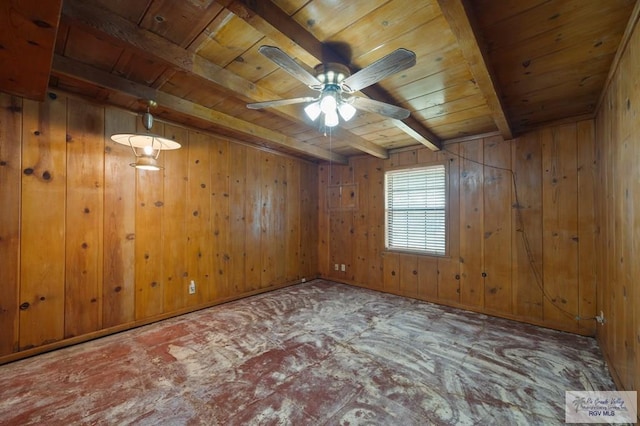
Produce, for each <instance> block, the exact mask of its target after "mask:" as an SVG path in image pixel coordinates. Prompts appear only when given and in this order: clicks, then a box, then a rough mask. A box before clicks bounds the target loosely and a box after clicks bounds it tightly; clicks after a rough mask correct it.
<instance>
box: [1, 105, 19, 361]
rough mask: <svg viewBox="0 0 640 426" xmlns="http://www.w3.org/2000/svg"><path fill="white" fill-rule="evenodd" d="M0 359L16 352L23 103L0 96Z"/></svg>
mask: <svg viewBox="0 0 640 426" xmlns="http://www.w3.org/2000/svg"><path fill="white" fill-rule="evenodd" d="M0 123H2V125H0V182H2V184H1V185H0V206H2V220H0V253H2V256H0V292H1V293H2V297H1V298H0V330H2V338H0V356H2V355H5V354H8V353H11V352H13V351H16V350H18V345H19V343H18V305H19V302H18V293H19V290H20V289H19V288H18V286H16V285H14V284H13V283H17V282H18V281H19V280H20V193H21V185H20V184H21V181H22V170H21V168H20V165H21V159H22V149H21V147H22V144H21V141H22V99H21V98H19V97H14V96H0Z"/></svg>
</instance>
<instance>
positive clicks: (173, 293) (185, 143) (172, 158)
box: [161, 125, 194, 312]
mask: <svg viewBox="0 0 640 426" xmlns="http://www.w3.org/2000/svg"><path fill="white" fill-rule="evenodd" d="M164 131H165V137H167V138H169V139H171V140H175V141H176V142H178V143H179V144H181V145H182V147H181V148H180V149H178V150H173V151H170V152H164V153H162V154H161V155H162V156H163V160H162V161H163V162H164V167H165V168H164V170H163V171H162V175H163V188H164V196H163V206H162V237H163V245H162V264H163V265H164V267H163V269H162V281H163V283H164V292H163V297H164V300H163V310H164V311H165V312H170V311H174V310H178V309H181V308H184V307H185V306H187V305H188V302H189V298H191V299H193V298H194V296H193V295H189V294H188V285H189V279H188V266H187V243H188V241H187V237H186V230H187V224H186V220H185V218H186V214H187V208H186V205H185V202H184V197H185V194H186V193H187V182H188V176H189V170H188V168H189V132H188V131H187V130H186V129H184V128H182V127H177V126H171V125H165V128H164Z"/></svg>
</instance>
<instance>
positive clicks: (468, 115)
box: [0, 0, 638, 162]
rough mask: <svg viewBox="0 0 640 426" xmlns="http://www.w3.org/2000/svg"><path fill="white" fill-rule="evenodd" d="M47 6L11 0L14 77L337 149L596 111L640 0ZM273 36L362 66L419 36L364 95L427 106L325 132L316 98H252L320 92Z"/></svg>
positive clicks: (311, 148) (162, 0)
mask: <svg viewBox="0 0 640 426" xmlns="http://www.w3.org/2000/svg"><path fill="white" fill-rule="evenodd" d="M45 3H47V5H48V6H47V7H42V6H41V2H35V1H30V2H25V1H19V0H10V1H8V2H4V4H3V6H2V8H1V9H0V19H1V22H2V23H3V26H2V27H3V30H2V32H0V37H2V38H1V39H0V44H1V45H2V47H4V49H0V58H2V59H3V63H12V66H11V67H7V68H8V69H7V68H5V69H4V70H3V71H4V73H3V74H0V90H2V91H5V92H9V93H13V94H18V95H21V96H25V97H28V98H32V99H43V98H44V96H45V95H46V91H47V87H46V84H45V83H43V82H45V81H46V78H47V77H48V78H49V85H50V86H51V87H53V88H60V89H64V90H67V91H70V92H73V93H77V94H80V95H82V96H87V97H90V98H93V99H97V100H99V101H104V102H107V103H111V104H114V105H118V106H122V107H125V108H128V109H131V110H132V111H136V112H141V111H142V110H143V109H144V105H145V104H146V100H147V99H154V100H156V101H157V102H158V103H159V107H158V108H157V109H156V110H154V111H153V112H154V114H155V115H156V116H157V117H161V118H166V119H168V120H172V121H175V122H179V123H184V124H186V125H189V126H193V127H196V128H200V129H204V130H212V131H215V132H217V133H221V134H224V135H227V136H231V137H237V138H239V139H242V140H245V141H249V142H253V143H256V144H260V145H264V146H268V147H271V148H274V149H278V150H282V151H285V152H289V153H292V154H294V155H298V156H302V157H305V158H309V159H315V160H331V161H337V162H345V161H346V158H347V157H348V156H350V155H356V154H361V153H363V152H364V153H367V154H370V155H374V156H377V157H380V158H386V157H388V152H389V150H390V149H393V148H399V147H404V146H409V145H415V144H419V143H422V144H425V145H427V146H429V147H431V148H432V149H438V147H439V146H441V144H442V142H443V141H446V140H449V139H455V138H460V137H465V136H469V135H478V134H485V133H491V132H496V133H499V134H501V135H502V136H503V137H505V138H507V139H509V138H512V137H513V136H517V135H518V134H521V133H522V132H525V131H527V130H528V129H532V128H535V127H539V126H540V125H543V124H545V123H548V122H552V121H556V120H559V119H567V118H571V117H588V116H592V115H593V114H594V112H595V109H596V105H597V102H598V99H599V97H600V95H601V93H602V91H603V89H604V86H605V85H606V83H607V76H608V75H609V71H610V69H611V67H612V64H613V63H614V58H615V55H616V52H617V50H618V47H619V45H620V44H621V41H622V40H623V35H624V33H625V29H626V27H627V25H628V23H629V22H630V20H632V19H637V9H638V6H637V4H636V3H637V1H636V0H608V1H606V2H602V1H601V0H555V1H554V0H502V1H494V0H476V1H465V0H425V1H420V2H416V1H414V0H342V1H336V0H271V1H267V0H263V1H255V0H254V1H251V0H236V1H234V0H217V1H213V0H198V1H179V2H178V1H172V0H137V1H129V0H64V2H62V0H58V1H48V2H45ZM61 3H62V4H61ZM634 6H635V9H634ZM634 10H635V12H634ZM16 17H17V18H19V19H17V18H16ZM54 40H55V43H54ZM34 43H35V44H34ZM262 45H271V46H276V47H279V48H280V49H281V50H283V51H284V52H286V53H287V54H288V55H289V56H291V57H293V58H295V59H296V60H297V61H298V62H299V63H300V64H301V65H302V66H303V67H305V68H307V69H310V70H311V69H313V67H314V66H315V65H317V64H318V63H320V62H323V61H324V62H341V63H344V64H348V65H349V67H350V68H351V70H352V72H355V71H357V70H359V69H362V68H364V67H366V66H367V65H369V64H371V63H373V62H374V61H376V60H378V59H379V58H381V57H383V56H385V55H387V54H389V53H391V52H392V51H394V50H395V49H398V48H405V49H409V50H411V51H413V52H415V54H416V57H417V64H416V65H415V66H414V67H412V68H409V69H407V70H405V71H402V72H399V73H396V74H394V75H392V76H390V77H388V78H386V79H383V80H382V81H380V82H379V83H377V84H375V85H373V86H370V87H368V88H366V89H363V90H362V91H361V92H360V93H359V95H361V96H366V97H370V98H372V99H376V100H380V101H383V102H387V103H391V104H396V105H399V106H402V107H404V108H407V109H408V110H410V112H411V115H410V116H409V118H407V119H405V120H393V119H388V118H384V117H382V116H380V115H377V114H374V113H366V112H363V111H359V112H358V113H357V115H356V116H355V117H354V118H353V119H352V120H350V121H348V122H346V123H341V124H340V126H338V127H335V128H333V129H332V131H331V132H325V131H324V129H321V128H320V127H319V125H318V124H317V123H314V122H311V121H310V120H309V119H308V118H307V117H306V116H305V114H304V112H303V107H304V104H299V105H289V106H283V107H278V108H270V109H263V110H250V109H248V108H246V104H247V103H248V102H261V101H267V100H273V99H286V98H290V97H298V96H313V95H314V94H315V93H316V92H313V91H312V90H310V89H309V88H308V87H306V86H305V85H304V84H302V83H301V82H299V81H298V80H296V79H295V78H293V77H292V76H291V75H289V74H288V73H287V72H285V71H283V70H282V69H280V68H279V67H278V66H276V65H275V64H274V63H273V62H271V61H270V60H269V59H267V58H266V57H264V56H263V55H261V54H260V53H259V52H258V48H259V47H260V46H262ZM34 46H36V47H37V48H36V47H34ZM27 48H28V49H29V50H27ZM22 52H26V53H27V54H24V55H23V54H22ZM49 63H51V66H50V67H48V64H49ZM0 68H2V67H0ZM18 77H19V78H18Z"/></svg>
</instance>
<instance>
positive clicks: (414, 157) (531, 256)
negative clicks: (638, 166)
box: [318, 120, 629, 335]
mask: <svg viewBox="0 0 640 426" xmlns="http://www.w3.org/2000/svg"><path fill="white" fill-rule="evenodd" d="M590 126H593V123H592V122H591V121H589V120H586V121H580V122H572V123H569V124H558V125H555V126H550V127H548V128H544V129H541V130H539V131H536V132H531V133H528V134H525V135H523V136H521V137H519V138H517V139H513V140H510V141H504V140H503V139H502V138H501V137H499V136H495V135H494V136H486V137H476V138H465V139H464V140H463V141H459V142H455V141H454V142H450V143H447V144H445V147H444V149H443V150H442V151H440V152H433V151H430V150H428V149H426V148H420V149H412V148H404V149H400V150H397V151H395V152H392V153H391V155H390V158H389V159H388V160H379V159H371V158H358V159H355V160H351V164H350V166H351V168H352V169H353V171H351V170H349V167H347V166H335V165H333V166H331V169H332V171H331V177H329V167H328V166H321V168H322V167H325V170H323V172H322V174H321V180H323V179H324V181H322V182H319V184H318V186H319V189H318V191H319V194H320V203H321V204H324V205H325V206H327V205H328V204H329V198H330V197H337V196H338V195H337V194H339V192H338V193H337V194H335V193H333V192H332V191H331V185H336V184H339V183H340V182H341V179H343V177H346V176H348V175H350V174H351V173H353V175H354V176H356V180H357V181H358V184H359V185H358V186H359V187H360V186H362V188H367V191H366V192H368V194H367V193H363V194H362V195H361V196H360V200H361V203H365V204H363V205H366V206H367V207H366V212H364V213H363V212H362V211H361V210H356V211H345V210H342V211H333V210H328V211H326V212H325V215H324V217H322V215H321V218H320V220H319V232H320V235H322V236H323V237H324V236H326V238H327V240H326V241H323V240H322V239H321V240H320V241H319V245H318V247H319V250H327V253H326V254H323V255H322V256H321V257H320V259H319V260H320V270H321V274H322V275H323V276H327V277H330V278H332V279H335V280H339V281H342V282H346V283H349V284H355V285H358V286H363V287H367V288H371V289H378V290H383V291H386V292H390V293H395V294H401V295H404V296H409V297H414V298H418V299H422V300H430V301H433V302H436V303H442V304H445V305H450V306H456V307H464V308H465V309H470V310H473V311H476V312H482V313H488V314H490V315H496V316H502V317H506V318H511V319H517V320H520V321H525V322H530V323H533V324H539V325H544V326H547V327H552V328H557V329H560V330H565V331H571V332H575V333H580V334H585V335H593V331H594V330H593V328H592V326H591V324H590V321H592V320H587V319H583V320H581V321H576V319H575V317H576V316H578V315H579V309H581V306H582V307H584V308H585V309H587V307H589V306H592V305H593V303H595V298H596V295H595V294H594V293H593V292H589V290H588V288H592V282H593V281H592V280H593V277H592V276H591V277H590V275H589V271H586V272H584V273H580V271H579V269H578V260H579V259H578V245H579V242H578V241H576V240H574V239H573V236H577V234H575V233H576V232H578V229H579V228H578V224H580V223H583V224H584V225H585V226H586V227H587V229H588V228H589V225H588V224H589V223H593V221H591V222H590V215H592V214H593V213H590V212H586V213H585V209H588V205H589V201H588V197H587V199H586V200H585V201H584V203H585V204H584V205H583V207H581V208H579V204H578V203H577V201H575V202H573V201H571V200H577V198H578V193H579V191H582V192H584V191H587V190H588V189H587V188H588V183H584V189H581V187H582V184H580V179H587V178H586V177H580V176H584V174H583V173H584V172H583V171H582V170H583V169H582V168H581V167H580V165H579V163H578V162H577V160H576V157H575V155H576V154H577V153H578V151H577V141H578V139H579V140H581V141H583V142H584V149H587V150H590V149H592V148H589V146H593V145H590V144H592V143H593V141H592V140H591V141H590V139H589V138H590V137H591V136H590V131H589V129H590ZM577 129H581V130H580V131H579V132H578V130H577ZM578 135H581V136H578ZM546 140H548V141H549V142H551V143H552V145H553V144H555V145H553V146H557V148H558V149H555V151H554V150H553V149H551V148H550V146H549V145H547V148H543V142H544V141H546ZM560 147H562V149H560ZM580 149H582V148H580ZM545 150H548V151H545ZM552 151H553V153H552ZM589 152H591V151H589ZM582 155H585V156H587V154H586V153H585V154H582ZM593 155H595V154H593ZM585 158H586V157H585ZM442 162H444V163H445V164H446V165H447V171H448V174H447V182H448V189H447V191H448V192H447V196H448V206H447V235H448V237H447V255H446V256H443V257H430V256H416V255H411V254H406V253H398V252H389V251H386V250H385V247H384V232H385V225H384V210H383V209H384V188H383V184H382V182H383V181H384V173H385V171H388V170H392V169H397V168H398V167H411V166H412V165H415V164H433V163H442ZM551 163H553V164H555V165H553V166H552V164H551ZM592 166H593V165H592ZM335 169H337V170H335ZM546 170H549V172H547V171H546ZM551 170H555V171H554V173H555V174H556V175H558V176H566V177H567V178H566V179H564V178H563V179H562V181H563V182H562V183H561V184H562V185H564V188H563V191H567V192H566V193H564V192H563V195H562V196H559V195H557V194H556V195H555V196H554V197H555V198H554V197H552V195H551V194H554V191H553V188H554V187H553V185H554V182H553V178H552V177H551V176H550V174H551V172H550V171H551ZM512 173H514V175H515V186H514V179H513V175H512ZM591 173H593V170H592V171H591ZM365 175H367V176H373V175H375V176H376V178H375V179H370V180H369V181H368V183H367V180H366V179H364V176H365ZM544 179H547V184H546V185H547V186H545V184H543V181H544ZM338 188H339V185H338ZM569 188H570V189H569ZM544 191H546V195H545V192H544ZM360 192H362V191H360ZM569 192H571V194H569ZM516 193H517V202H518V203H516ZM545 197H547V198H548V199H547V198H545ZM560 199H562V200H561V201H558V200H560ZM558 203H560V205H558ZM572 203H573V204H572ZM572 206H573V207H572ZM375 209H379V212H380V213H379V214H378V213H375V211H376V210H375ZM374 213H375V214H374ZM583 213H584V214H583ZM345 214H346V215H345ZM363 215H364V217H363ZM543 224H546V226H547V228H546V229H547V230H548V229H550V228H553V229H554V231H551V233H552V234H553V233H554V232H556V233H557V234H558V235H561V234H562V235H567V236H569V237H568V240H569V242H568V243H567V244H568V245H569V251H566V253H567V255H568V256H569V258H567V259H565V260H566V261H567V262H569V261H571V259H573V262H575V268H574V269H571V268H572V266H571V265H569V268H565V269H564V270H563V271H558V268H560V267H561V266H560V265H561V264H563V265H564V264H565V263H564V262H565V260H562V261H560V260H558V259H556V258H555V257H554V256H556V254H552V253H553V251H552V250H554V249H553V246H550V247H548V246H547V245H546V243H545V232H546V231H545V228H544V227H543ZM364 229H366V230H367V231H366V232H369V233H371V234H374V233H377V234H378V236H377V237H376V238H373V239H371V240H369V242H368V244H369V247H368V252H367V255H366V263H367V264H368V267H369V272H370V275H369V279H368V281H364V280H360V279H358V277H360V276H361V273H360V271H359V270H357V271H355V272H354V273H353V274H351V275H350V274H346V275H345V274H343V273H342V272H341V271H335V270H334V265H335V263H338V264H339V265H341V263H342V262H341V261H340V259H348V258H349V256H355V257H354V259H355V261H356V262H357V261H359V260H360V257H362V255H361V253H360V249H359V248H358V249H356V248H355V247H359V244H360V243H359V242H358V241H359V239H360V238H362V235H364V232H365V231H364ZM352 232H353V235H352V237H351V239H344V240H343V239H341V238H343V237H342V236H343V235H346V234H348V233H352ZM525 235H526V238H525ZM551 238H554V237H553V236H551ZM578 240H579V238H578ZM571 244H573V245H574V246H571ZM586 244H588V242H587V243H586ZM571 247H573V248H575V250H574V251H573V252H572V251H571V250H573V248H571ZM543 248H544V249H543ZM557 250H560V249H557ZM584 250H588V248H585V249H584ZM627 250H629V249H627ZM562 252H563V253H565V251H564V249H563V250H562ZM414 266H415V267H414ZM583 266H584V265H583ZM585 267H586V266H585ZM414 270H416V271H417V274H416V275H417V276H415V277H414V275H413V271H414ZM325 271H326V272H325ZM545 271H546V273H547V274H548V275H544V274H545ZM483 272H484V273H486V277H483V276H482V273H483ZM378 274H379V275H378ZM465 274H466V275H465ZM560 274H564V276H563V278H562V280H563V281H562V284H561V282H560V281H558V280H559V278H557V277H559V276H560ZM611 275H613V274H611ZM378 276H379V277H381V278H377V277H378ZM372 277H376V278H372ZM547 277H548V278H549V279H550V280H551V281H550V282H548V283H547V282H546V281H545V280H546V279H547ZM377 283H380V284H377ZM564 283H569V284H568V285H567V284H564ZM543 288H544V289H545V291H547V295H545V294H544V293H543V290H542V289H543ZM583 289H584V291H583ZM553 292H557V293H559V294H561V296H562V297H563V298H564V299H565V300H566V301H567V303H566V305H567V306H566V307H565V309H566V310H567V312H570V313H571V315H568V314H566V313H562V312H561V313H560V314H555V315H554V314H552V313H551V312H550V311H552V310H557V309H556V308H555V305H553V303H554V302H551V299H553V297H551V293H553ZM560 304H561V306H562V305H564V304H562V302H560ZM543 305H546V308H543Z"/></svg>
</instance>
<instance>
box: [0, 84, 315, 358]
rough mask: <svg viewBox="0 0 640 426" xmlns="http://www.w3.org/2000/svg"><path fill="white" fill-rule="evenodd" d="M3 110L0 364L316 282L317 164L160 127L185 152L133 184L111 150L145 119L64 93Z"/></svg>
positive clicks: (7, 100) (8, 101)
mask: <svg viewBox="0 0 640 426" xmlns="http://www.w3.org/2000/svg"><path fill="white" fill-rule="evenodd" d="M0 99H1V102H2V103H3V104H2V105H4V108H2V109H1V110H0V114H2V115H0V117H1V118H2V121H1V122H0V136H2V142H1V143H0V162H1V163H0V164H2V165H1V166H0V173H2V178H3V185H2V188H1V189H0V196H1V197H2V200H3V201H4V200H6V201H7V203H6V205H5V204H3V206H2V208H1V209H0V219H1V220H0V224H1V227H0V237H1V239H0V244H1V247H2V250H3V256H0V262H2V265H3V270H2V274H4V275H2V276H3V277H7V280H6V281H3V282H2V290H3V293H2V294H3V297H2V298H0V299H1V300H0V304H1V306H2V310H1V313H0V322H1V324H2V326H3V327H5V325H6V328H3V330H5V329H6V330H13V331H8V332H6V333H0V335H1V338H0V347H2V353H1V354H0V359H2V360H3V361H0V362H6V360H7V359H9V358H7V357H11V358H10V359H11V360H14V359H17V358H19V357H21V356H25V355H24V354H26V355H33V354H35V353H38V352H40V351H45V350H51V349H53V348H58V347H62V346H65V345H67V344H71V343H77V342H80V341H83V340H87V339H91V338H95V337H98V336H103V335H106V334H109V333H113V332H117V331H122V330H124V329H126V328H129V327H134V326H136V325H141V324H145V323H148V322H153V321H156V320H159V319H163V318H168V317H170V316H173V315H177V314H180V313H184V312H187V311H190V310H193V309H198V308H201V307H203V306H210V305H212V304H214V303H220V302H224V301H228V300H231V299H235V298H239V297H241V296H242V295H247V294H255V293H256V292H260V291H266V290H269V289H272V288H275V287H281V286H284V285H287V284H290V283H291V282H296V281H298V280H299V279H300V278H302V277H309V278H311V277H315V276H316V275H317V273H318V272H317V253H318V249H317V247H316V241H317V235H318V234H317V232H318V231H317V221H318V208H317V200H318V198H317V197H318V178H317V171H318V167H317V165H316V164H314V163H309V162H306V161H302V160H298V159H295V158H293V157H290V156H283V155H280V154H276V153H274V152H267V151H264V150H260V149H256V148H254V147H251V146H249V145H244V144H240V143H236V142H232V141H229V140H227V139H225V138H222V137H220V136H214V135H210V134H204V133H201V132H196V131H194V130H192V129H188V128H184V127H179V126H175V125H172V124H168V123H164V122H161V121H159V120H156V123H155V125H154V127H153V130H154V132H156V133H160V134H163V135H164V136H166V137H168V138H172V139H175V140H177V141H178V142H180V143H182V144H183V146H182V148H181V149H180V150H177V151H165V152H163V153H162V154H161V156H160V161H161V163H162V165H163V166H164V167H165V168H164V170H163V171H161V172H148V171H147V172H141V171H136V170H135V169H134V168H133V167H130V166H129V163H131V162H133V161H134V157H133V153H132V152H131V150H130V149H129V148H128V147H125V146H122V145H118V144H115V143H114V142H112V141H111V140H110V136H111V134H113V133H118V132H127V131H136V130H140V128H141V127H142V124H141V120H140V115H139V114H134V113H129V112H126V111H122V110H118V109H115V108H112V107H103V106H98V105H96V104H91V103H88V102H87V101H85V100H81V99H79V98H77V97H74V96H69V95H65V94H62V93H59V92H56V93H51V95H50V96H49V97H48V98H47V101H46V102H45V103H41V104H39V103H36V102H32V101H24V100H22V99H19V98H11V97H9V96H6V95H5V96H2V97H0ZM5 142H6V143H9V142H11V143H12V145H10V146H8V145H5ZM265 160H269V161H265ZM245 161H246V166H245V165H243V164H244V162H245ZM21 163H22V164H21ZM192 163H193V164H192ZM199 166H201V167H199ZM235 166H237V168H234V167H235ZM231 171H232V172H233V173H234V175H233V176H234V177H236V178H238V179H241V180H243V182H242V183H241V184H240V185H239V186H238V187H237V188H235V189H234V190H233V191H231V190H230V189H229V182H228V180H229V176H230V172H231ZM264 176H272V177H273V178H274V179H272V180H271V181H268V182H265V181H264V180H263V177H264ZM5 177H6V179H5ZM244 178H246V179H244ZM266 186H268V189H269V191H266V190H264V188H265V187H266ZM10 206H12V207H10ZM230 206H233V209H234V211H233V215H234V216H233V217H234V218H236V219H238V220H239V221H238V223H237V226H235V225H234V226H231V225H230V218H231V217H232V216H231V214H232V213H231V211H230ZM274 206H276V207H275V208H276V210H272V209H273V208H274ZM20 208H21V209H20ZM194 212H196V213H197V214H196V215H195V216H194V214H193V213H194ZM201 213H202V216H201ZM245 213H247V214H245ZM16 215H19V216H16ZM263 216H264V217H265V218H268V221H267V222H264V224H265V226H268V227H270V230H269V237H268V238H270V240H267V239H266V238H265V237H264V235H263V232H262V228H261V227H262V225H263V222H262V220H263ZM200 219H202V220H200ZM18 226H19V228H17V227H18ZM307 230H311V231H312V232H311V233H310V234H309V233H307V232H306V231H307ZM215 234H217V236H218V238H217V240H216V239H215V237H216V235H215ZM236 241H239V242H240V244H239V245H235V243H236ZM271 241H273V242H275V243H274V244H273V247H275V248H276V250H274V251H272V252H271V254H270V256H271V257H270V258H269V259H268V261H269V262H270V263H269V264H264V265H263V263H262V260H263V258H262V256H263V252H264V249H265V248H269V247H270V245H269V244H270V242H271ZM5 248H6V251H5ZM245 249H246V251H247V255H248V256H247V262H242V261H238V262H235V261H234V260H235V257H236V256H239V258H240V259H242V256H243V255H244V253H243V251H242V250H245ZM12 250H13V252H12ZM5 253H6V255H5ZM11 253H13V254H11ZM217 254H219V256H218V259H221V262H222V264H219V263H218V262H217V260H216V258H215V256H216V255H217ZM289 255H291V256H290V257H291V259H290V260H288V262H284V261H283V260H282V259H283V257H285V256H289ZM5 262H10V263H11V264H10V265H9V264H5ZM4 266H6V267H4ZM11 267H13V268H15V269H14V270H12V269H11ZM263 268H264V269H267V270H268V271H269V273H270V274H273V275H272V276H270V279H269V281H268V282H266V284H267V285H265V286H264V287H261V284H262V280H261V275H262V270H263ZM221 270H222V272H223V274H222V275H220V274H219V272H220V271H221ZM214 274H217V275H216V276H215V277H214V276H213V275H214ZM192 276H193V277H195V279H194V280H195V281H196V288H197V290H196V294H195V295H188V291H187V290H188V283H189V281H190V279H191V277H192ZM226 277H235V280H236V281H234V282H232V283H233V286H229V285H228V284H227V282H226V281H225V280H226V279H227V278H226ZM243 277H244V278H243ZM209 282H211V285H209ZM214 290H215V291H214ZM218 290H220V291H218ZM5 295H6V296H7V297H8V299H7V298H5ZM94 299H95V301H93V300H94ZM12 301H13V302H12ZM20 305H22V309H20ZM65 336H66V337H65Z"/></svg>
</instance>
